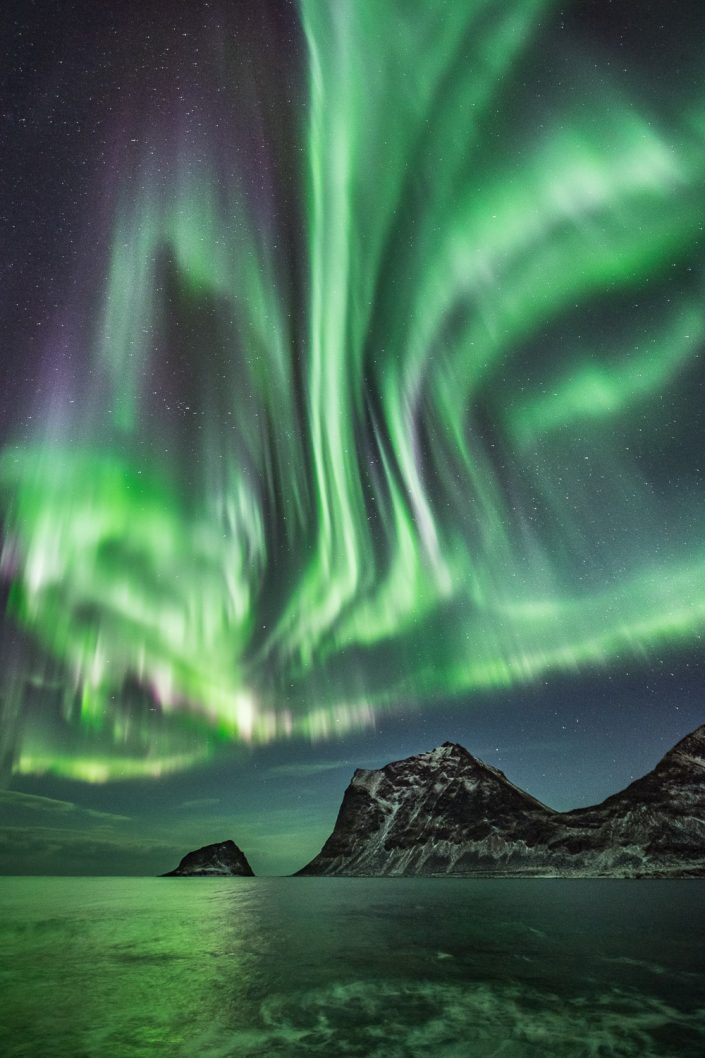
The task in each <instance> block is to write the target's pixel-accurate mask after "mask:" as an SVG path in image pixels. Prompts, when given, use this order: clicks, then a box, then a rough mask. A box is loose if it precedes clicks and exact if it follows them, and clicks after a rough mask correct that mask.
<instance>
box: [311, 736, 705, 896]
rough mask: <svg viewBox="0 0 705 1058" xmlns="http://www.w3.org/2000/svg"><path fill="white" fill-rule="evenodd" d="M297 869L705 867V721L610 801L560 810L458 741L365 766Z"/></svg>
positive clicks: (588, 872) (674, 870)
mask: <svg viewBox="0 0 705 1058" xmlns="http://www.w3.org/2000/svg"><path fill="white" fill-rule="evenodd" d="M298 873H299V874H304V875H306V874H310V875H313V874H341V875H376V874H410V875H431V874H461V875H462V874H465V875H468V874H472V875H478V874H479V875H482V874H485V875H512V874H514V875H517V874H520V875H532V874H542V875H546V874H548V875H559V876H561V875H568V876H570V875H584V876H592V875H598V876H599V875H604V876H617V877H620V876H624V877H632V876H635V875H642V874H647V875H648V874H652V875H669V874H674V875H675V874H700V873H705V726H703V727H701V728H698V730H697V731H695V732H693V733H692V734H691V735H689V736H688V737H687V738H685V739H683V740H682V741H681V742H679V743H678V745H677V746H675V747H674V748H673V749H672V750H671V751H670V752H669V753H667V754H666V756H665V757H664V758H663V760H662V761H660V763H659V764H658V765H657V766H656V767H655V768H654V770H653V771H652V772H649V774H648V775H646V776H644V777H643V778H642V779H639V780H637V781H636V782H634V783H632V784H631V785H630V786H629V787H627V789H626V790H623V791H621V792H620V793H618V794H615V795H613V796H612V797H610V798H608V799H607V800H606V801H605V802H603V804H601V805H596V806H593V807H590V808H583V809H578V810H576V811H573V812H564V813H559V812H554V811H552V810H551V809H550V808H547V807H546V806H545V805H542V804H541V803H540V802H538V801H536V800H535V799H534V798H533V797H531V796H530V795H529V794H527V793H525V792H524V791H522V790H519V789H518V788H517V787H515V786H513V785H512V784H511V783H510V782H509V781H508V780H507V778H506V777H505V776H504V775H503V773H502V772H500V771H498V770H497V769H496V768H492V767H490V766H489V765H486V764H483V763H482V761H479V760H476V759H475V758H474V757H472V756H471V755H470V754H469V753H468V752H467V750H465V749H463V747H462V746H458V745H454V744H452V743H444V744H443V745H442V746H439V747H438V748H437V749H435V750H432V751H431V752H430V753H422V754H419V755H418V756H415V757H409V758H408V759H406V760H402V761H396V762H394V763H393V764H388V765H387V766H386V767H385V768H381V769H380V770H378V771H362V770H358V771H356V772H355V775H354V776H353V779H352V782H351V784H350V786H349V787H348V788H347V790H346V791H345V795H344V797H343V803H342V805H341V808H340V812H339V814H338V819H337V822H336V824H335V828H334V830H333V833H332V834H331V836H330V838H329V839H328V841H327V842H326V843H325V845H324V846H323V848H322V850H321V852H320V853H319V854H318V856H316V857H315V858H314V859H313V860H312V861H311V862H310V863H309V864H307V865H306V867H304V868H303V869H302V870H301V871H299V872H298Z"/></svg>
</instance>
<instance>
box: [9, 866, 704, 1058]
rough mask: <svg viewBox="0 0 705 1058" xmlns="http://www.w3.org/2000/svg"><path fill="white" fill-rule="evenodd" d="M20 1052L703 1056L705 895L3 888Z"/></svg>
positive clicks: (395, 886)
mask: <svg viewBox="0 0 705 1058" xmlns="http://www.w3.org/2000/svg"><path fill="white" fill-rule="evenodd" d="M0 953H1V955H0V1054H1V1055H2V1056H3V1058H34V1056H41V1058H249V1056H253V1058H254V1056H268V1058H269V1056H281V1058H303V1056H308V1055H325V1056H326V1058H347V1056H359V1058H422V1056H423V1058H493V1056H501V1058H529V1056H531V1058H539V1056H540V1058H553V1056H555V1058H627V1056H629V1058H631V1056H635V1058H636V1056H638V1058H652V1056H654V1058H656V1056H658V1058H680V1056H688V1058H703V1056H705V972H704V971H705V881H700V880H680V881H674V880H653V881H646V880H639V881H621V880H620V881H616V880H582V879H581V880H577V879H576V880H556V879H521V880H520V879H506V880H505V879H502V880H479V879H478V880H475V879H450V878H448V879H444V878H434V879H417V878H377V879H366V878H0Z"/></svg>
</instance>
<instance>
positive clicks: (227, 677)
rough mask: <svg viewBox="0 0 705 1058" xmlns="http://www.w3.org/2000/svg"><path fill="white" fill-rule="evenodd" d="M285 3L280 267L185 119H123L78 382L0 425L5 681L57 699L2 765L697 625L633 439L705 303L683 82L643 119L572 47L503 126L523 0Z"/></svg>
mask: <svg viewBox="0 0 705 1058" xmlns="http://www.w3.org/2000/svg"><path fill="white" fill-rule="evenodd" d="M299 7H300V15H301V24H302V28H303V37H304V40H305V47H306V56H307V96H308V98H307V103H306V107H305V108H303V109H302V113H304V114H305V117H304V119H303V123H302V130H301V137H302V141H303V143H304V145H305V160H306V164H305V166H302V172H301V173H300V174H299V187H300V189H301V194H300V203H299V208H300V213H301V217H302V221H301V223H302V227H303V232H304V235H303V238H302V247H301V248H300V250H299V254H300V262H299V267H300V269H301V273H302V275H303V276H304V277H305V278H304V279H303V282H302V286H303V288H304V289H303V292H298V293H297V290H296V289H295V286H296V284H295V283H294V282H293V281H292V278H291V276H290V274H289V269H288V267H287V263H286V261H285V260H284V258H283V255H282V253H281V249H280V242H281V238H282V235H281V232H280V231H279V232H278V231H277V230H276V224H275V222H274V220H273V219H272V218H273V211H272V210H271V209H269V208H267V207H266V205H265V206H263V205H262V203H261V202H255V201H254V200H253V195H252V192H251V189H249V187H248V185H247V181H246V180H245V178H244V177H242V178H241V177H240V176H238V175H237V174H235V175H232V173H231V178H230V180H229V181H228V182H226V181H224V180H223V179H222V175H221V173H220V172H219V171H218V165H217V159H216V154H217V149H216V148H215V147H214V146H213V143H212V142H211V143H209V142H208V141H206V142H205V145H203V144H202V149H201V150H199V151H194V150H193V149H192V150H191V153H190V154H189V153H188V149H187V148H182V150H181V153H180V154H179V155H178V157H179V158H180V159H181V161H182V163H183V162H184V158H185V157H186V156H187V155H188V158H187V161H188V164H185V163H184V164H178V159H177V162H176V163H174V164H173V165H170V166H168V167H167V175H166V177H165V175H164V166H162V167H159V166H158V165H155V164H154V161H153V155H154V151H152V152H151V154H149V155H148V156H147V155H145V158H144V159H143V160H142V162H141V163H140V166H139V172H137V173H126V174H125V175H124V179H123V181H122V186H121V189H120V192H119V195H118V196H117V202H116V204H115V209H114V231H113V238H112V246H111V249H110V252H109V254H108V255H107V257H106V265H105V275H104V284H103V290H102V293H101V295H100V299H99V304H97V305H95V306H94V308H93V319H94V321H95V327H94V334H93V341H92V344H91V352H90V360H91V368H90V371H89V372H88V373H87V379H86V380H85V383H84V388H83V391H82V395H81V399H80V400H77V401H76V402H75V403H74V404H71V405H70V408H69V406H68V404H64V405H62V403H61V402H62V397H61V394H58V395H55V398H54V404H53V405H52V406H51V407H49V408H45V409H44V418H45V421H46V423H47V426H46V428H45V430H44V431H43V432H41V433H35V434H34V436H32V437H30V438H19V437H18V438H17V443H16V444H13V445H9V446H8V447H7V448H6V449H5V451H4V454H3V455H2V457H1V462H0V482H1V484H2V489H3V500H4V523H5V544H4V550H3V568H4V571H5V576H6V578H7V579H9V580H10V581H11V589H10V597H9V614H10V617H11V620H12V621H13V622H14V624H15V626H16V627H17V628H19V629H22V630H24V631H25V632H26V633H27V634H28V637H29V639H30V641H31V642H33V643H34V644H35V647H36V653H35V654H34V655H33V656H32V657H33V660H32V663H31V666H30V669H31V670H32V671H30V672H28V671H27V670H26V666H25V667H24V668H23V665H17V666H15V667H14V668H11V669H10V670H9V674H8V673H6V687H5V691H4V696H5V708H6V710H8V715H9V714H10V712H11V711H12V710H13V709H14V711H15V713H18V712H21V703H22V701H23V698H24V696H25V695H26V693H27V680H28V677H29V676H32V678H34V679H35V680H39V679H40V678H41V677H40V676H39V675H38V670H39V668H42V667H43V668H44V669H45V670H47V671H48V670H51V671H52V672H53V673H56V672H57V671H58V672H59V674H60V675H59V677H58V685H59V686H60V687H61V694H60V698H61V706H60V710H61V712H62V722H63V723H65V724H66V727H67V730H70V731H72V732H74V733H73V734H71V735H70V736H69V735H66V736H64V737H65V738H66V746H65V752H62V751H59V750H57V748H56V745H55V744H53V743H52V734H51V731H49V730H45V731H44V732H42V729H41V728H40V727H37V728H35V729H33V730H32V731H27V732H26V733H25V735H24V736H23V737H22V739H21V749H20V750H19V751H18V753H17V755H16V761H15V768H16V769H17V770H19V771H20V772H41V771H54V772H57V773H59V774H63V775H67V776H69V777H74V778H80V779H84V780H88V781H105V780H107V779H112V778H117V777H134V776H137V775H158V774H162V773H163V772H165V771H169V770H174V769H178V768H182V767H187V766H189V765H190V764H192V763H195V762H197V761H201V760H204V759H206V758H207V757H209V756H210V755H211V754H212V753H213V752H215V747H216V746H217V744H218V742H219V740H223V741H231V740H242V741H248V742H263V741H268V740H272V739H275V738H280V737H287V736H292V735H304V736H307V737H310V738H325V737H329V736H330V735H332V734H334V733H338V732H340V731H343V730H345V729H347V728H350V727H355V726H358V725H363V724H367V723H370V722H372V720H373V718H374V715H375V712H376V710H378V709H381V708H393V707H394V706H396V705H398V704H400V703H404V705H407V706H408V705H409V704H410V703H413V704H414V705H416V706H418V707H424V706H427V707H429V708H432V707H433V703H434V701H438V700H439V699H441V698H443V697H448V696H451V695H460V694H466V695H468V696H470V695H471V694H472V692H474V691H478V690H484V689H491V688H503V687H511V686H513V685H515V684H520V683H522V682H527V681H531V680H534V679H537V678H540V677H542V676H544V675H545V674H547V673H550V672H552V671H562V672H570V671H576V672H577V671H579V670H581V669H583V668H586V667H589V666H601V665H607V664H611V663H614V662H616V661H619V660H620V659H628V658H630V657H633V656H635V655H637V656H638V655H643V654H644V653H646V652H648V651H651V650H653V649H663V648H666V647H668V646H674V647H675V646H679V645H682V644H688V643H690V642H692V641H693V640H694V639H695V638H696V637H698V638H699V637H700V636H701V635H702V632H703V629H704V628H705V545H704V544H703V540H702V533H701V532H699V531H698V527H699V526H700V525H702V518H703V513H705V512H703V504H702V501H701V499H699V498H698V497H697V495H696V494H694V493H693V490H692V489H691V490H690V492H689V494H688V496H687V498H679V499H678V501H677V502H675V501H674V498H673V495H672V493H671V492H670V491H669V490H668V488H666V487H665V486H664V485H662V483H659V482H655V481H653V480H651V479H650V477H649V473H648V467H649V466H651V465H653V462H654V458H655V456H654V453H656V456H657V454H658V448H659V444H660V443H661V439H662V435H663V431H662V430H660V428H659V425H658V424H659V421H660V418H661V417H662V416H663V414H664V413H663V410H662V408H663V399H664V394H666V395H667V396H668V399H669V400H670V401H671V402H673V400H675V399H676V398H677V397H678V395H679V393H680V392H681V391H682V389H683V388H684V387H687V385H688V380H689V378H690V377H692V372H693V371H694V370H695V368H696V366H697V361H698V357H699V354H700V350H701V349H702V344H703V338H704V337H705V320H704V316H703V307H702V284H701V264H700V259H699V256H698V254H699V252H700V251H699V245H698V242H699V240H700V239H701V238H702V230H703V221H704V220H705V198H703V195H702V186H703V178H704V177H705V107H703V105H702V104H701V102H700V100H699V99H693V100H691V102H690V104H689V106H688V107H683V108H682V109H681V112H680V114H679V115H678V119H677V121H676V120H674V118H673V117H672V116H669V119H668V127H667V128H666V125H665V119H664V123H660V121H659V119H658V117H657V116H656V115H655V114H654V113H653V112H652V110H649V109H648V108H646V107H644V108H642V109H640V107H639V106H638V105H637V104H635V103H633V102H632V101H630V100H629V99H627V98H625V96H624V93H623V92H618V91H617V89H616V88H615V89H614V90H611V89H610V88H609V87H605V83H604V81H603V82H602V83H601V84H600V87H599V93H596V92H595V90H593V89H591V87H590V82H589V78H586V80H585V84H582V83H581V80H580V76H579V73H578V71H576V73H575V83H574V85H573V86H572V89H573V90H572V92H571V93H570V95H569V96H567V98H568V100H569V103H568V104H566V103H565V102H564V93H562V94H561V96H560V98H559V99H558V101H557V102H556V101H553V105H552V109H551V110H549V111H548V113H545V112H542V113H541V116H540V119H538V118H536V116H535V115H534V123H533V125H532V124H531V123H530V122H529V121H528V120H527V121H526V126H525V132H524V133H517V131H516V130H517V127H520V124H519V122H520V119H521V116H522V111H521V101H520V99H517V98H516V97H517V96H520V95H521V92H520V89H519V88H518V87H517V85H518V76H519V74H518V71H521V70H524V71H525V70H526V68H527V64H529V65H530V63H531V62H532V61H533V62H534V63H535V62H537V61H538V60H537V54H538V52H537V49H538V47H539V43H540V32H539V30H540V24H541V19H542V17H544V16H545V14H546V12H547V11H548V10H549V9H550V7H551V5H550V4H548V3H546V2H545V0H513V2H512V0H507V2H506V3H504V4H501V5H497V4H496V3H494V2H491V0H465V2H463V3H451V4H450V5H443V6H442V9H441V8H440V7H439V5H438V4H437V3H436V2H435V0H404V2H401V0H299ZM429 41H432V46H429ZM532 56H533V59H532ZM513 108H514V109H513ZM500 114H501V115H504V116H503V117H500V116H499V115H500ZM221 135H222V132H221ZM209 148H210V155H209ZM209 159H210V160H209ZM273 194H274V195H276V191H275V192H273ZM673 269H679V270H682V273H683V274H687V275H688V277H689V279H688V283H684V284H682V285H680V286H679V287H678V293H677V294H675V293H673V289H674V288H672V287H671V286H670V285H669V281H670V277H671V276H672V274H673ZM679 274H680V273H679ZM167 289H168V290H169V291H170V293H169V296H167V295H166V294H165V290H167ZM639 301H643V305H644V307H643V309H642V310H640V311H633V310H632V309H631V308H629V310H626V309H625V311H624V312H617V309H616V306H617V305H618V303H619V305H627V306H631V305H632V304H633V303H634V302H639ZM598 309H600V311H601V312H602V315H603V316H604V318H606V319H608V320H611V321H614V320H617V321H618V322H613V323H610V326H609V327H607V326H606V325H605V324H604V323H601V324H600V323H599V321H600V319H601V318H602V316H600V311H598ZM175 315H176V316H177V317H179V319H180V320H181V321H182V326H181V334H180V336H179V335H178V334H177V330H176V329H175V324H174V316H175ZM184 321H186V323H184ZM188 321H191V322H190V324H189V323H188ZM593 321H597V322H593ZM598 324H599V325H598ZM176 327H178V324H177V325H176ZM184 333H185V337H184ZM606 333H608V334H609V337H608V338H605V334H606ZM175 340H178V342H180V343H181V344H182V346H185V347H186V348H187V350H190V352H187V354H186V355H185V359H186V360H187V361H188V362H189V367H188V371H186V372H185V377H184V384H183V388H182V391H181V393H180V396H179V399H178V400H177V401H176V402H175V404H174V406H172V407H169V408H168V409H167V410H166V411H164V410H163V408H162V411H156V410H155V408H156V407H157V405H156V404H155V403H154V401H152V397H154V396H156V395H157V394H158V391H159V386H160V383H159V377H160V375H159V371H160V358H161V361H164V360H165V359H167V360H168V358H169V356H171V344H170V343H172V342H173V341H175ZM182 359H183V358H182ZM177 405H178V406H177ZM167 412H168V414H167ZM644 424H648V427H649V436H644V430H643V427H644ZM664 430H665V427H664ZM695 462H697V460H695ZM697 469H698V468H697V467H696V466H694V467H692V468H688V474H689V475H690V476H692V475H693V474H695V473H696V471H697ZM679 495H680V494H679ZM40 659H41V660H40ZM23 664H24V663H23Z"/></svg>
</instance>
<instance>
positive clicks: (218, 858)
mask: <svg viewBox="0 0 705 1058" xmlns="http://www.w3.org/2000/svg"><path fill="white" fill-rule="evenodd" d="M235 875H241V876H247V877H252V876H253V875H254V871H253V870H252V868H251V867H250V865H249V863H248V862H247V857H246V856H245V854H244V852H242V850H241V849H239V848H238V847H237V845H236V844H235V842H234V841H220V842H217V843H216V844H215V845H204V846H203V848H202V849H196V850H195V852H189V853H187V854H186V855H185V856H184V858H183V859H182V861H181V863H180V864H179V866H178V867H177V868H176V870H174V871H168V872H167V874H163V875H162V878H218V877H219V878H223V877H233V876H235Z"/></svg>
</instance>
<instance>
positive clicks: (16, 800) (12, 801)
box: [0, 790, 130, 824]
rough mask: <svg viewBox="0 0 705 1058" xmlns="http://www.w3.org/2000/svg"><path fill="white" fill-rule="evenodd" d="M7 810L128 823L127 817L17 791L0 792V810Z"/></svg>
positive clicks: (53, 816)
mask: <svg viewBox="0 0 705 1058" xmlns="http://www.w3.org/2000/svg"><path fill="white" fill-rule="evenodd" d="M3 809H5V810H8V809H9V811H10V812H12V813H13V814H15V815H17V814H18V813H19V814H21V813H23V812H31V813H33V814H37V813H41V814H48V815H51V816H52V818H56V816H57V815H61V816H75V817H76V819H77V821H78V819H81V820H82V821H85V820H86V819H91V820H98V821H99V822H102V823H106V824H107V823H129V822H130V817H129V816H121V815H117V814H116V813H114V812H99V811H97V810H96V809H95V808H82V807H81V805H77V804H74V803H73V801H59V800H56V799H55V798H53V797H39V796H38V795H37V794H28V793H21V792H20V791H19V790H0V810H3Z"/></svg>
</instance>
